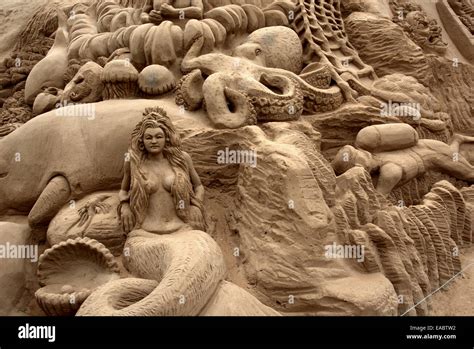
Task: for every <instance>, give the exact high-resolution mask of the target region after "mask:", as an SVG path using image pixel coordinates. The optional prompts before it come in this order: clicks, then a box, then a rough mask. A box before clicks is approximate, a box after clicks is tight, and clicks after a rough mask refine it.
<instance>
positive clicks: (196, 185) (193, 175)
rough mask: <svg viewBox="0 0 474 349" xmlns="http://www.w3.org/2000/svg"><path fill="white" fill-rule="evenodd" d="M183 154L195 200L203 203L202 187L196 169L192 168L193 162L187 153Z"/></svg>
mask: <svg viewBox="0 0 474 349" xmlns="http://www.w3.org/2000/svg"><path fill="white" fill-rule="evenodd" d="M184 154H185V157H186V162H187V163H188V169H189V177H190V179H191V183H192V185H193V189H194V194H195V195H196V198H197V199H198V200H199V201H201V202H203V201H204V186H203V185H202V182H201V178H199V175H198V173H197V172H196V169H195V168H194V165H193V160H192V159H191V156H189V154H188V153H184Z"/></svg>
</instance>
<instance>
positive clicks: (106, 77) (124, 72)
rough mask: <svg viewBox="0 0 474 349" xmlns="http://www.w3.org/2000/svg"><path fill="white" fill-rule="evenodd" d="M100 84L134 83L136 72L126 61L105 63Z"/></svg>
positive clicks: (136, 76) (118, 60)
mask: <svg viewBox="0 0 474 349" xmlns="http://www.w3.org/2000/svg"><path fill="white" fill-rule="evenodd" d="M101 80H102V82H112V83H116V82H135V81H137V80H138V71H137V70H136V69H135V67H134V66H133V65H132V64H131V63H130V61H128V60H122V59H116V60H113V61H111V62H109V63H107V64H106V65H105V67H104V70H103V72H102V75H101Z"/></svg>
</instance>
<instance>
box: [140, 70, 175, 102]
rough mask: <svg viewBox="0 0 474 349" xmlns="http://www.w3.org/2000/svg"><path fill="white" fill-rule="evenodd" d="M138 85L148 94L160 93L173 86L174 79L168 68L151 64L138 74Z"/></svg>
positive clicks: (167, 90) (169, 89)
mask: <svg viewBox="0 0 474 349" xmlns="http://www.w3.org/2000/svg"><path fill="white" fill-rule="evenodd" d="M138 86H139V87H140V90H142V91H143V92H145V93H147V94H149V95H161V94H163V93H166V92H169V91H171V90H172V89H173V88H175V86H176V79H175V77H174V75H173V73H171V71H169V69H168V68H166V67H164V66H162V65H158V64H153V65H149V66H148V67H146V68H145V69H143V70H142V71H141V73H140V74H139V75H138Z"/></svg>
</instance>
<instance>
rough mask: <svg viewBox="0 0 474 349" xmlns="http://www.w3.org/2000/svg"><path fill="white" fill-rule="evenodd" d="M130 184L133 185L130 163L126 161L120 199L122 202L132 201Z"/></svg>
mask: <svg viewBox="0 0 474 349" xmlns="http://www.w3.org/2000/svg"><path fill="white" fill-rule="evenodd" d="M130 183H131V174H130V161H127V160H125V163H124V166H123V179H122V186H121V187H120V192H119V199H120V202H126V201H129V200H130V193H129V192H130Z"/></svg>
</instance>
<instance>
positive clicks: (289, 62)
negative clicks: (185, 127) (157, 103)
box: [176, 26, 344, 128]
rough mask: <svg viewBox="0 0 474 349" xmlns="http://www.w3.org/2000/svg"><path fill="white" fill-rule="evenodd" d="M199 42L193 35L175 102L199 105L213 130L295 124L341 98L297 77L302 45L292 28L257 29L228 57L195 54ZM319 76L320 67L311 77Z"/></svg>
mask: <svg viewBox="0 0 474 349" xmlns="http://www.w3.org/2000/svg"><path fill="white" fill-rule="evenodd" d="M204 42H205V41H204V37H203V36H202V35H197V36H196V38H195V41H194V42H193V44H192V45H191V48H190V49H189V50H188V52H187V54H186V56H185V57H184V59H183V62H182V64H181V69H182V71H183V72H184V73H189V74H188V75H185V76H184V78H183V80H182V81H181V83H180V85H179V88H178V94H177V98H176V101H177V103H178V104H181V105H184V106H185V107H187V108H188V109H197V108H199V107H200V106H201V102H203V101H204V104H205V107H206V109H207V114H208V117H209V118H210V119H211V121H212V122H213V124H214V125H215V126H216V127H221V128H237V127H241V126H245V125H250V124H255V123H256V122H257V121H288V120H295V119H297V118H298V117H299V116H300V115H301V114H302V112H303V111H304V110H306V111H310V112H313V111H329V110H334V109H336V108H338V107H339V106H340V105H341V103H342V101H343V99H344V98H343V95H342V93H341V89H340V88H339V87H338V86H325V87H327V88H319V87H315V86H313V85H311V84H309V83H308V82H306V81H305V80H304V79H303V78H302V77H301V76H299V75H297V74H298V73H299V72H300V71H301V68H302V61H301V57H302V46H301V42H300V40H299V38H298V35H297V34H296V33H295V32H294V31H293V30H292V29H289V28H286V27H283V26H275V27H269V28H262V29H258V30H256V31H255V32H253V33H252V34H250V35H249V36H248V38H247V39H246V41H245V42H244V43H243V44H241V45H239V46H238V47H236V48H235V49H234V51H233V53H232V55H226V54H223V53H220V52H213V53H208V54H205V55H200V53H201V50H202V48H203V45H204ZM318 74H320V75H321V76H323V75H324V74H325V70H324V67H321V68H320V69H318V70H316V71H315V72H313V74H312V75H313V77H314V76H316V77H317V76H318ZM203 75H204V76H206V77H207V78H206V79H205V80H204V78H203ZM316 80H317V81H318V80H319V79H317V78H316Z"/></svg>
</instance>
